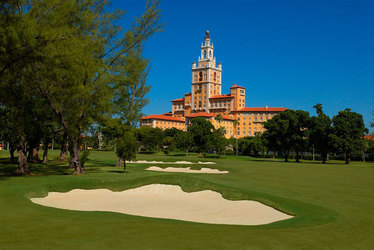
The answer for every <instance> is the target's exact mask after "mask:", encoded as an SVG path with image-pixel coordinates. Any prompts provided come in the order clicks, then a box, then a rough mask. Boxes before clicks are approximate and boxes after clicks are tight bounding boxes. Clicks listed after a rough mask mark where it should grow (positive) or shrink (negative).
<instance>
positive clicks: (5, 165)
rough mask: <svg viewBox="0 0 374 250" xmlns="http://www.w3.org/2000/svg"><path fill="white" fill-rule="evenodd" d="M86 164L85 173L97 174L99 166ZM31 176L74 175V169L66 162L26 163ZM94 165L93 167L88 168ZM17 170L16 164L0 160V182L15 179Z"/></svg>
mask: <svg viewBox="0 0 374 250" xmlns="http://www.w3.org/2000/svg"><path fill="white" fill-rule="evenodd" d="M89 163H90V164H87V166H86V171H87V172H90V173H99V172H100V166H96V165H97V164H96V163H95V162H93V161H89ZM92 163H93V164H92ZM28 165H29V168H30V172H31V175H34V176H48V175H71V174H73V173H74V169H71V168H69V163H68V162H67V161H62V162H61V161H50V162H48V163H46V164H43V163H28ZM89 165H94V166H89ZM16 170H17V163H10V159H8V161H7V159H1V160H0V180H4V179H6V178H7V177H17V176H20V175H17V174H16V173H15V172H16Z"/></svg>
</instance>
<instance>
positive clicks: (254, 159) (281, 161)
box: [249, 157, 346, 166]
mask: <svg viewBox="0 0 374 250" xmlns="http://www.w3.org/2000/svg"><path fill="white" fill-rule="evenodd" d="M249 161H257V162H272V163H274V162H276V163H280V164H316V165H322V166H328V165H344V166H346V164H344V163H343V162H329V161H328V162H326V163H322V161H309V160H302V159H301V160H300V161H299V162H297V161H296V160H294V159H290V160H289V161H284V159H279V158H277V159H266V158H254V157H253V158H251V159H249Z"/></svg>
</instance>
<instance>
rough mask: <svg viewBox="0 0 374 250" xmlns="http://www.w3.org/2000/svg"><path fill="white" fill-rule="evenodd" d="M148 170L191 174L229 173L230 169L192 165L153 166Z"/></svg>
mask: <svg viewBox="0 0 374 250" xmlns="http://www.w3.org/2000/svg"><path fill="white" fill-rule="evenodd" d="M146 170H151V171H160V172H175V173H191V174H201V173H203V174H228V173H229V171H220V170H218V169H212V168H201V169H200V170H193V169H191V168H190V167H187V168H173V167H168V168H160V167H156V166H152V167H149V168H147V169H146Z"/></svg>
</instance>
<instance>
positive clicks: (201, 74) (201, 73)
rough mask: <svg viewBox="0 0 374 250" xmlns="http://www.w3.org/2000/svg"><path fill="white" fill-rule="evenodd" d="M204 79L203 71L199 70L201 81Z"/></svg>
mask: <svg viewBox="0 0 374 250" xmlns="http://www.w3.org/2000/svg"><path fill="white" fill-rule="evenodd" d="M202 80H203V72H201V71H200V72H199V81H200V82H201V81H202Z"/></svg>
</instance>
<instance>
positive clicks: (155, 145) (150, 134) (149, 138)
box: [135, 126, 164, 151]
mask: <svg viewBox="0 0 374 250" xmlns="http://www.w3.org/2000/svg"><path fill="white" fill-rule="evenodd" d="M135 137H136V138H137V140H138V142H139V144H140V146H141V147H143V149H144V150H147V151H152V150H156V151H158V150H159V147H160V146H161V144H162V140H163V139H164V133H163V131H162V129H160V128H152V127H149V126H142V127H140V128H138V129H136V130H135Z"/></svg>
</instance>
